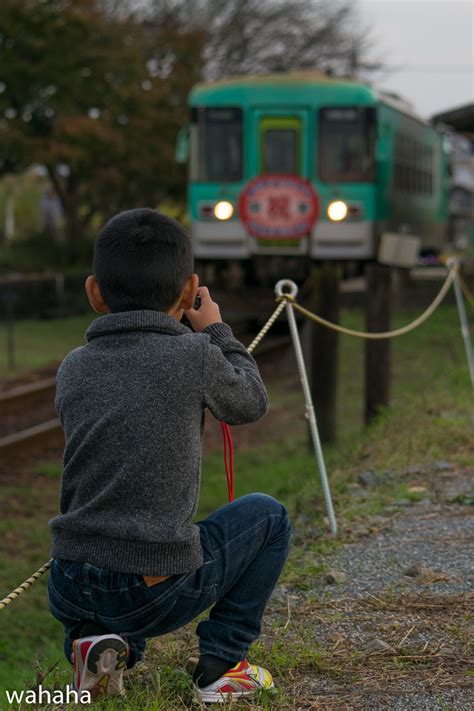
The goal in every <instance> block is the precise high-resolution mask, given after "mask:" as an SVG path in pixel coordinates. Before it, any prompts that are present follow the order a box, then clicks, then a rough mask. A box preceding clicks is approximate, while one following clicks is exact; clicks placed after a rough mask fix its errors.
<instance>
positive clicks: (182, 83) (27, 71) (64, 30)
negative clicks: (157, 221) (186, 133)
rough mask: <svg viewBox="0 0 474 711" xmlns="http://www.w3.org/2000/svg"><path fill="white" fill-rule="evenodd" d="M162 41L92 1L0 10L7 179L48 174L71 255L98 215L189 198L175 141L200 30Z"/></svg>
mask: <svg viewBox="0 0 474 711" xmlns="http://www.w3.org/2000/svg"><path fill="white" fill-rule="evenodd" d="M160 39H162V38H160V35H159V32H157V31H156V27H155V28H154V32H153V38H152V37H151V34H150V31H149V27H147V25H146V23H142V22H138V21H136V20H135V19H134V17H133V15H130V14H128V15H122V16H121V17H112V16H111V15H110V13H107V12H105V11H104V10H103V9H102V8H101V7H99V6H98V4H97V3H96V2H94V0H74V1H73V2H68V1H67V0H43V1H42V2H35V1H30V0H5V1H4V3H3V4H2V6H1V8H0V66H1V67H2V70H1V78H0V81H1V83H0V116H3V118H2V120H1V121H0V171H1V172H3V173H6V172H12V171H18V170H21V169H23V168H24V167H26V166H27V165H30V164H31V163H33V162H36V163H41V164H43V165H44V166H45V167H46V169H47V171H48V174H49V177H50V180H51V182H52V183H53V185H54V187H55V190H56V192H57V194H58V196H59V198H60V200H61V204H62V207H63V210H64V215H65V220H66V226H67V238H68V241H69V245H70V254H71V258H74V255H75V253H76V249H75V247H76V245H77V243H78V241H79V240H80V239H81V237H82V235H83V234H84V232H85V231H86V230H87V227H88V225H89V224H90V221H91V219H92V217H93V216H94V215H96V214H98V213H99V214H101V216H102V217H103V218H106V217H108V216H109V215H111V214H113V213H114V212H117V211H119V210H120V209H124V208H126V207H129V206H136V205H145V204H148V205H149V204H152V205H153V204H156V202H157V201H158V200H159V199H161V198H162V197H163V196H164V195H177V194H181V193H182V190H183V186H184V175H183V173H182V167H180V166H177V165H176V163H175V162H174V155H173V152H174V142H175V138H176V133H177V131H178V129H179V127H180V126H181V125H183V124H184V123H185V122H186V108H185V107H186V97H187V93H188V91H189V89H190V87H191V86H192V84H193V83H195V81H196V80H197V77H198V74H197V73H196V67H198V66H199V64H198V63H197V61H196V59H199V56H200V44H199V43H200V34H199V33H198V32H195V31H194V32H193V31H191V30H190V31H189V32H188V33H184V34H183V33H182V32H173V31H172V28H168V32H167V34H166V41H163V43H161V42H160ZM170 52H171V53H172V55H173V57H174V62H173V75H172V76H169V75H168V72H167V70H166V61H165V58H166V56H167V55H169V53H170ZM160 61H161V64H160ZM198 71H199V70H198Z"/></svg>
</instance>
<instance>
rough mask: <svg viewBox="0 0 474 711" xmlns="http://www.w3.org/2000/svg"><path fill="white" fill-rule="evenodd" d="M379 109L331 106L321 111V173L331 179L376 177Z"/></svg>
mask: <svg viewBox="0 0 474 711" xmlns="http://www.w3.org/2000/svg"><path fill="white" fill-rule="evenodd" d="M374 144H375V110H374V109H372V108H359V107H357V108H356V107H354V108H345V107H340V108H331V109H329V108H328V109H321V110H320V112H319V177H320V178H321V180H324V181H326V182H328V183H368V182H371V181H373V180H374V173H375V170H374V152H375V151H374Z"/></svg>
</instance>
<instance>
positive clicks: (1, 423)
mask: <svg viewBox="0 0 474 711" xmlns="http://www.w3.org/2000/svg"><path fill="white" fill-rule="evenodd" d="M234 333H235V334H236V336H237V337H238V338H239V340H241V341H242V342H243V343H244V344H246V345H249V344H250V342H251V341H252V338H253V336H254V334H249V333H248V332H243V331H242V330H241V328H240V327H236V328H235V329H234ZM290 343H291V339H290V337H289V336H275V337H267V338H266V339H265V340H264V341H263V343H261V344H259V346H258V347H257V349H256V352H255V354H254V355H255V358H256V360H257V361H258V363H259V366H260V367H261V369H262V370H263V371H264V372H265V370H266V369H267V368H269V369H271V372H274V369H275V362H276V359H275V356H276V355H277V354H278V353H279V352H284V351H285V349H286V348H288V347H289V345H290ZM269 372H270V371H269ZM55 390H56V379H55V378H54V377H50V378H45V379H43V380H40V381H38V382H35V383H31V384H27V385H20V386H17V387H13V388H11V389H10V390H7V391H4V392H2V393H0V413H1V419H0V461H2V463H3V462H7V461H8V462H12V460H14V459H15V458H16V457H17V456H21V458H23V459H24V458H27V457H28V454H29V453H31V456H32V457H33V456H36V453H37V452H38V451H39V452H41V451H47V450H48V447H50V446H51V447H52V448H54V450H55V451H60V450H61V448H62V446H63V433H62V428H61V423H60V421H59V419H58V417H57V414H56V410H55V408H54V395H55Z"/></svg>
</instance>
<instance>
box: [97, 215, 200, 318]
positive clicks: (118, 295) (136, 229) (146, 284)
mask: <svg viewBox="0 0 474 711" xmlns="http://www.w3.org/2000/svg"><path fill="white" fill-rule="evenodd" d="M193 267H194V259H193V253H192V246H191V240H190V238H189V235H188V234H187V232H186V231H185V230H184V229H183V228H182V227H181V225H180V224H179V223H178V222H176V220H173V219H172V218H171V217H167V216H166V215H162V214H161V213H159V212H157V211H156V210H151V209H149V208H138V209H136V210H127V211H126V212H121V213H119V214H118V215H116V216H115V217H113V218H112V219H111V220H109V221H108V222H107V224H106V225H105V226H104V227H103V228H102V230H101V232H100V233H99V235H98V237H97V240H96V242H95V248H94V263H93V269H94V277H95V278H94V277H91V276H90V277H88V279H87V281H86V291H87V295H88V297H89V301H90V302H91V305H92V307H93V308H94V309H95V310H96V311H99V312H103V311H112V312H117V311H136V310H138V309H153V310H155V311H165V312H170V310H172V309H173V307H175V306H177V305H180V306H181V303H180V302H181V298H182V297H183V293H184V296H187V292H188V291H190V292H195V289H197V277H196V276H195V275H193ZM194 295H195V294H194V293H193V294H191V293H190V294H189V297H190V298H193V297H194ZM188 301H189V299H186V298H185V303H184V304H183V305H182V308H191V306H192V301H191V303H190V304H189V305H188ZM101 302H103V303H101Z"/></svg>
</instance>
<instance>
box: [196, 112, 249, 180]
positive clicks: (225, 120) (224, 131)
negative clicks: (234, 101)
mask: <svg viewBox="0 0 474 711" xmlns="http://www.w3.org/2000/svg"><path fill="white" fill-rule="evenodd" d="M194 116H195V118H196V119H197V135H196V140H197V144H198V147H197V151H195V154H197V155H195V161H196V162H197V165H194V166H191V176H192V178H193V179H194V180H196V181H199V182H233V181H238V180H241V179H242V109H238V108H229V107H225V108H224V107H222V108H199V109H198V110H197V112H195V114H194ZM192 155H193V150H192V147H191V156H192Z"/></svg>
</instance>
